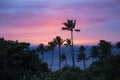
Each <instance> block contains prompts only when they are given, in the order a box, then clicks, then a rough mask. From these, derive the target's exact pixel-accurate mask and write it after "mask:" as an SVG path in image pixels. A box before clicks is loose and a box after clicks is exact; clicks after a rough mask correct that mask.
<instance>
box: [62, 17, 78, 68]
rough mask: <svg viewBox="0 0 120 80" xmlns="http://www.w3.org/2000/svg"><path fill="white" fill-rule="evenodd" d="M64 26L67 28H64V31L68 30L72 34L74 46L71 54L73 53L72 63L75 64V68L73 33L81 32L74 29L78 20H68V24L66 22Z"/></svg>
mask: <svg viewBox="0 0 120 80" xmlns="http://www.w3.org/2000/svg"><path fill="white" fill-rule="evenodd" d="M63 25H64V26H65V27H62V30H67V31H70V32H71V42H72V46H71V49H72V50H71V52H72V63H73V67H74V66H75V60H74V48H73V31H76V32H80V30H79V29H74V28H75V25H76V20H69V19H68V20H67V22H64V23H63Z"/></svg>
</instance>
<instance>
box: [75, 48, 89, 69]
mask: <svg viewBox="0 0 120 80" xmlns="http://www.w3.org/2000/svg"><path fill="white" fill-rule="evenodd" d="M85 51H86V48H85V47H84V46H80V47H79V49H78V55H77V62H80V61H83V63H84V69H85V68H86V60H88V58H87V57H86V54H85Z"/></svg>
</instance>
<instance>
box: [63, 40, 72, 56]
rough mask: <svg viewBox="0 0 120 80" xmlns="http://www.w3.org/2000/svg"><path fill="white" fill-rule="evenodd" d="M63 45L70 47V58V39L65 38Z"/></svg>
mask: <svg viewBox="0 0 120 80" xmlns="http://www.w3.org/2000/svg"><path fill="white" fill-rule="evenodd" d="M64 45H65V46H67V47H70V54H71V58H72V49H71V46H72V42H71V39H66V40H65V43H64Z"/></svg>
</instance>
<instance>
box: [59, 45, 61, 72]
mask: <svg viewBox="0 0 120 80" xmlns="http://www.w3.org/2000/svg"><path fill="white" fill-rule="evenodd" d="M60 56H61V47H60V46H59V70H60V68H61V58H60Z"/></svg>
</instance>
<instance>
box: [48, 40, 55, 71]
mask: <svg viewBox="0 0 120 80" xmlns="http://www.w3.org/2000/svg"><path fill="white" fill-rule="evenodd" d="M48 45H49V47H50V49H51V50H52V58H51V65H50V70H52V65H53V61H54V50H55V47H56V44H55V42H54V41H51V42H48Z"/></svg>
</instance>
